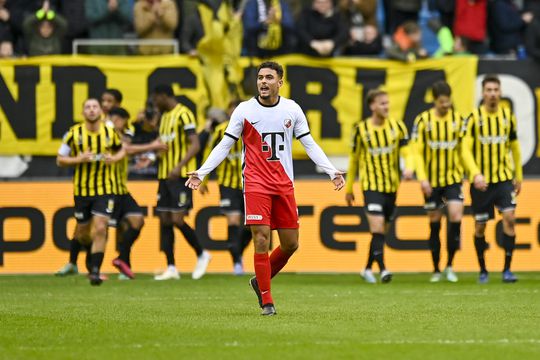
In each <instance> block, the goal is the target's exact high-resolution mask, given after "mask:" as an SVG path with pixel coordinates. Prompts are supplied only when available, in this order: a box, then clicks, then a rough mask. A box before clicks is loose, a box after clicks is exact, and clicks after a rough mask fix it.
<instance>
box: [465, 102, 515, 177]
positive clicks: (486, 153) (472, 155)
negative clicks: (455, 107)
mask: <svg viewBox="0 0 540 360" xmlns="http://www.w3.org/2000/svg"><path fill="white" fill-rule="evenodd" d="M510 150H511V151H510ZM510 153H512V158H510ZM462 158H463V164H464V166H465V167H466V169H467V170H468V172H469V178H470V179H471V180H473V179H474V176H476V175H478V174H482V175H484V177H485V180H486V182H487V183H498V182H502V181H507V180H513V179H514V178H516V179H517V180H521V179H522V178H523V173H522V168H521V152H520V148H519V141H518V138H517V128H516V117H515V116H514V114H513V113H512V111H511V110H510V109H509V108H508V107H502V106H499V108H498V109H497V111H496V112H494V113H489V112H488V111H487V110H486V108H485V106H483V105H482V106H480V107H479V108H477V109H475V110H474V111H473V112H472V113H471V114H470V115H469V117H468V118H467V120H466V122H465V135H464V137H463V149H462Z"/></svg>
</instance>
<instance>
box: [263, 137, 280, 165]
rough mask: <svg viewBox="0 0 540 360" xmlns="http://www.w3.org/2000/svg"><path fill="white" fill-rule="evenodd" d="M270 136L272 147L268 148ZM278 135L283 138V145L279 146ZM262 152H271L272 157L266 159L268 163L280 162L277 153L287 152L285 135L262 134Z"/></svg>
mask: <svg viewBox="0 0 540 360" xmlns="http://www.w3.org/2000/svg"><path fill="white" fill-rule="evenodd" d="M269 135H270V147H268V142H267V141H266V138H267V137H268V136H269ZM278 135H279V137H281V144H278ZM262 141H263V145H262V151H263V152H268V151H270V152H271V154H270V157H269V158H266V160H268V161H276V160H279V158H278V157H277V155H276V153H277V151H283V150H285V143H284V141H285V133H284V132H267V133H262Z"/></svg>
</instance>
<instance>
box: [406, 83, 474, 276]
mask: <svg viewBox="0 0 540 360" xmlns="http://www.w3.org/2000/svg"><path fill="white" fill-rule="evenodd" d="M432 93H433V101H434V104H433V107H432V108H431V109H429V110H427V111H424V112H423V113H421V114H420V115H418V116H417V118H416V119H415V121H414V128H413V133H412V140H413V141H412V143H413V146H414V148H413V149H414V154H415V168H416V177H417V179H418V180H419V181H420V186H421V189H422V193H423V194H424V198H425V205H424V209H426V211H427V213H428V217H429V227H430V235H429V248H430V250H431V257H432V260H433V274H432V276H431V279H430V281H431V282H438V281H440V280H441V271H440V269H439V262H440V256H441V240H440V230H441V218H442V215H443V211H442V209H443V208H444V206H446V207H447V208H448V231H447V233H448V239H447V250H448V260H447V263H446V268H445V270H444V272H445V275H446V279H447V280H448V281H450V282H457V281H458V277H457V275H456V273H455V272H454V271H453V269H452V263H453V260H454V255H455V254H456V251H457V250H459V247H460V239H461V218H462V217H463V191H462V187H461V182H462V179H463V167H462V165H461V154H460V150H459V149H460V144H461V138H462V134H463V132H462V130H463V119H462V118H461V116H460V115H459V114H458V113H457V111H455V110H454V109H453V108H452V97H451V96H452V90H451V88H450V85H448V83H446V82H445V81H438V82H436V83H434V84H433V86H432Z"/></svg>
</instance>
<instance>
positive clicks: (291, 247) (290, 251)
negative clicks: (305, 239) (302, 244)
mask: <svg viewBox="0 0 540 360" xmlns="http://www.w3.org/2000/svg"><path fill="white" fill-rule="evenodd" d="M283 250H284V251H285V252H286V253H287V254H293V253H294V252H296V250H298V242H296V243H294V244H288V245H287V246H286V247H285V248H284V249H283Z"/></svg>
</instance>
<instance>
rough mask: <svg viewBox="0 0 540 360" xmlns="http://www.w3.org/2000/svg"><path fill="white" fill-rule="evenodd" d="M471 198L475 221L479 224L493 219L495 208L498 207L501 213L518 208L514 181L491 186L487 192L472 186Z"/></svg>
mask: <svg viewBox="0 0 540 360" xmlns="http://www.w3.org/2000/svg"><path fill="white" fill-rule="evenodd" d="M471 198H472V208H473V213H474V219H475V220H476V222H478V223H485V222H486V221H488V220H490V219H493V218H494V217H495V211H494V207H497V210H499V212H505V211H511V210H514V209H515V208H516V193H515V191H514V184H512V181H503V182H499V183H494V184H489V185H488V188H487V190H486V191H480V190H477V189H475V187H474V186H472V185H471Z"/></svg>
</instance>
